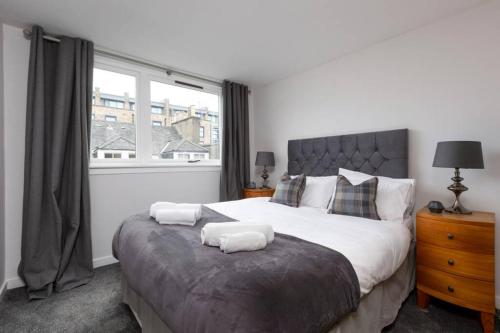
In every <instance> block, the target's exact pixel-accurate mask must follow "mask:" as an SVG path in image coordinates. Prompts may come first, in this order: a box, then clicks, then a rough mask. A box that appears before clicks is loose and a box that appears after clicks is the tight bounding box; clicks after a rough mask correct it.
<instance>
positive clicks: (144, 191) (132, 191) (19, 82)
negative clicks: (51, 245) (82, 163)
mask: <svg viewBox="0 0 500 333" xmlns="http://www.w3.org/2000/svg"><path fill="white" fill-rule="evenodd" d="M3 28H4V37H5V38H4V44H3V50H4V65H5V66H4V70H5V71H4V72H5V73H4V79H5V83H6V84H5V87H4V88H5V89H4V92H5V94H4V95H5V101H4V102H5V104H4V105H5V125H6V126H5V132H4V137H5V180H6V184H5V190H6V198H5V199H6V202H5V203H6V205H5V212H4V214H5V221H6V228H5V239H6V255H5V258H6V272H5V276H6V278H7V280H8V287H9V288H12V287H16V286H19V282H20V281H19V279H18V277H17V266H18V264H19V260H20V254H21V225H22V198H23V172H24V170H23V166H24V135H25V124H26V120H25V117H26V87H27V76H28V59H29V42H28V41H27V40H25V39H24V38H23V34H22V30H21V29H19V28H16V27H12V26H9V25H3ZM195 168H196V169H189V170H186V169H179V168H176V169H170V171H168V172H167V171H165V170H157V169H149V171H147V173H127V172H134V171H133V170H132V171H130V170H129V171H127V170H122V171H121V172H122V173H120V174H102V173H105V172H107V171H105V170H100V171H96V170H92V173H91V176H90V190H91V204H92V238H93V239H92V245H93V255H94V264H97V265H102V264H106V263H110V262H112V257H111V240H112V237H113V234H114V232H115V230H116V229H117V227H118V225H119V224H120V222H121V221H122V220H123V219H124V218H125V217H127V216H129V215H131V214H133V213H136V212H139V211H143V210H146V209H147V208H148V207H149V205H150V203H151V202H153V201H156V200H173V201H187V202H202V203H207V202H214V201H218V199H219V172H218V170H217V169H214V168H213V167H212V168H203V167H195ZM194 170H197V171H194ZM158 171H161V172H158ZM100 173H101V174H100ZM0 260H1V259H0ZM0 263H1V261H0Z"/></svg>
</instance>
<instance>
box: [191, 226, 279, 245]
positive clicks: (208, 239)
mask: <svg viewBox="0 0 500 333" xmlns="http://www.w3.org/2000/svg"><path fill="white" fill-rule="evenodd" d="M249 231H254V232H261V233H263V234H264V236H266V241H267V243H271V242H272V241H273V240H274V231H273V227H272V226H271V225H269V224H254V223H245V222H225V223H207V224H205V226H204V227H203V228H202V229H201V243H202V244H205V245H209V246H220V238H221V236H222V235H224V234H238V233H242V232H249Z"/></svg>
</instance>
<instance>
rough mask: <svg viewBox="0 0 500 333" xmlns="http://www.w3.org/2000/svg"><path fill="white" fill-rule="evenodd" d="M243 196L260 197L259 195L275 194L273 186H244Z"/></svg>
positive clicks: (245, 197)
mask: <svg viewBox="0 0 500 333" xmlns="http://www.w3.org/2000/svg"><path fill="white" fill-rule="evenodd" d="M242 192H243V193H242V194H243V198H244V199H247V198H259V197H272V196H273V194H274V189H273V188H244V189H243V191H242Z"/></svg>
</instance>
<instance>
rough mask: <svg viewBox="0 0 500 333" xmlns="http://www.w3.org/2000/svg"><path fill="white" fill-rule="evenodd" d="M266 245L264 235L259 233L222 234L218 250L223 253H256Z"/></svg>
mask: <svg viewBox="0 0 500 333" xmlns="http://www.w3.org/2000/svg"><path fill="white" fill-rule="evenodd" d="M266 245H267V239H266V235H264V234H263V233H262V232H259V231H247V232H240V233H237V234H223V235H222V236H221V237H220V250H221V251H223V252H224V253H233V252H240V251H257V250H262V249H263V248H265V247H266Z"/></svg>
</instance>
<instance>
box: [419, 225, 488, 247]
mask: <svg viewBox="0 0 500 333" xmlns="http://www.w3.org/2000/svg"><path fill="white" fill-rule="evenodd" d="M417 239H418V240H420V241H423V242H426V243H430V244H434V245H437V246H440V247H446V248H449V249H457V250H463V251H471V252H476V253H486V254H494V253H495V247H494V244H495V243H494V242H495V239H494V233H492V232H491V229H490V228H486V227H480V226H473V225H466V224H458V223H449V222H440V221H436V220H430V219H424V218H417Z"/></svg>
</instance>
